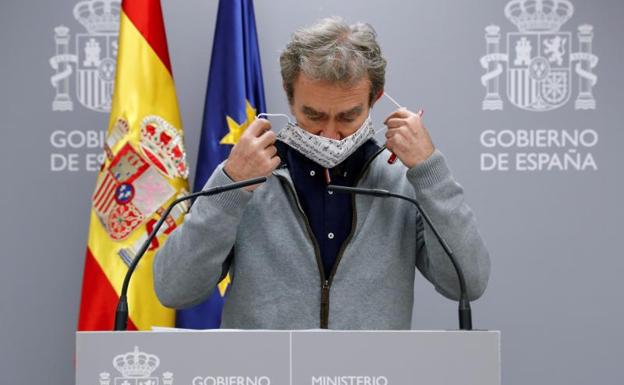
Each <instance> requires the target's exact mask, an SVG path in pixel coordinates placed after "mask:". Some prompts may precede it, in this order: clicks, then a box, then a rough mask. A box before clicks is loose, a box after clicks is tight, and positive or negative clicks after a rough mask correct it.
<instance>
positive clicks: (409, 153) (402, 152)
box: [154, 19, 490, 329]
mask: <svg viewBox="0 0 624 385" xmlns="http://www.w3.org/2000/svg"><path fill="white" fill-rule="evenodd" d="M280 64H281V73H282V78H283V82H284V89H285V91H286V95H287V97H288V101H289V105H290V109H291V112H292V114H293V115H294V116H295V118H296V122H297V124H289V125H288V126H287V127H286V128H284V129H282V130H281V131H280V132H279V133H278V134H277V136H276V134H275V133H274V132H273V131H272V130H271V125H270V123H269V121H267V120H265V119H257V120H255V121H254V122H253V123H252V124H251V125H250V126H249V127H248V128H247V130H246V131H245V133H244V134H243V136H242V137H241V139H240V141H239V142H238V143H237V144H236V145H235V146H234V147H233V148H232V151H231V153H230V155H229V158H228V159H227V160H226V161H225V162H224V163H223V164H222V165H221V166H220V167H218V168H217V169H216V170H215V171H214V173H213V174H212V176H211V178H210V179H209V181H208V182H207V184H206V188H209V187H213V186H217V185H225V184H228V183H231V182H232V181H240V180H244V179H248V178H253V177H258V176H269V179H268V181H267V182H266V183H264V184H262V185H258V186H252V187H251V188H248V189H247V190H237V191H231V192H227V193H224V194H221V195H218V196H213V197H209V198H200V199H198V200H197V201H196V202H195V204H194V206H193V207H192V209H191V211H190V213H189V214H188V215H187V217H186V220H185V222H184V225H183V226H182V227H181V228H179V229H177V230H176V231H175V232H174V233H172V234H171V235H170V236H169V238H168V240H167V242H166V244H165V245H164V246H163V248H161V250H160V251H159V252H158V255H157V256H156V259H155V262H154V274H155V277H154V278H155V288H156V292H157V294H158V297H159V298H160V300H161V301H162V303H163V304H164V305H165V306H169V307H175V308H183V307H187V306H192V305H194V304H197V303H199V302H201V301H202V300H204V299H205V298H207V297H208V295H209V294H210V293H211V291H212V290H214V288H215V286H216V284H217V283H218V282H219V280H220V279H221V278H222V277H224V276H225V274H226V273H227V272H228V271H229V272H230V274H231V278H232V282H231V286H230V289H229V293H228V296H227V299H226V302H225V305H224V309H223V316H222V327H224V328H242V329H255V328H260V329H310V328H318V327H321V328H332V329H409V328H410V326H411V316H412V306H413V290H414V278H415V270H416V268H418V270H419V271H420V272H421V273H422V274H423V275H424V276H425V277H426V278H427V279H428V280H429V281H431V282H432V283H433V284H434V286H435V288H436V289H437V290H438V291H439V292H440V293H442V294H443V295H445V296H447V297H449V298H453V299H457V298H459V289H458V287H459V285H458V279H457V275H456V272H455V270H454V269H453V267H452V264H451V263H450V261H449V259H448V257H447V256H446V255H445V253H444V251H443V250H442V248H441V246H440V244H439V243H438V242H437V240H436V239H435V238H434V236H433V234H432V233H431V230H430V229H429V228H428V227H427V226H423V221H422V219H421V217H420V215H419V214H418V212H417V210H416V209H415V208H414V207H413V206H411V205H410V204H409V203H406V202H404V201H401V200H397V199H378V198H377V199H376V198H373V197H366V196H355V197H353V196H350V195H345V194H338V193H332V192H331V191H328V190H327V183H328V182H330V181H331V183H334V184H341V185H348V186H358V187H368V188H382V189H387V190H390V191H393V192H397V193H399V194H403V195H408V196H411V197H414V198H416V199H417V200H418V201H419V202H420V204H421V205H422V207H423V208H424V209H425V210H426V211H427V212H428V214H429V215H430V216H431V218H432V221H433V222H434V223H435V224H436V225H437V226H438V227H439V231H440V232H441V234H442V236H443V237H444V238H445V239H446V240H447V242H448V243H449V244H450V246H451V248H452V249H453V250H454V251H455V254H456V257H457V259H458V260H459V264H460V265H461V267H462V269H463V271H464V274H465V276H466V284H467V288H468V296H469V298H470V299H472V300H474V299H476V298H478V297H479V296H480V295H481V294H482V293H483V291H484V290H485V287H486V284H487V280H488V277H489V270H490V262H489V256H488V253H487V251H486V249H485V246H484V244H483V242H482V240H481V238H480V236H479V234H478V231H477V227H476V224H475V220H474V217H473V214H472V212H471V211H470V209H469V208H468V206H467V205H466V204H465V203H464V197H463V191H462V188H461V187H460V186H459V185H458V184H457V183H456V182H455V181H454V180H453V178H452V176H451V173H450V171H449V169H448V167H447V165H446V161H445V159H444V157H443V155H442V154H441V153H440V152H439V151H438V150H436V149H435V147H434V145H433V143H432V142H431V139H430V137H429V134H428V132H427V130H426V128H425V127H424V126H423V124H422V120H421V119H420V117H419V115H418V114H416V113H414V112H412V111H408V110H407V109H399V110H397V111H395V112H394V113H392V114H391V115H390V116H389V117H388V118H387V119H386V121H385V124H386V125H387V127H388V130H387V133H386V139H387V141H386V143H385V148H382V147H380V146H379V145H377V144H376V143H375V142H374V141H373V140H372V139H371V138H372V135H374V130H373V129H372V125H371V124H370V119H369V113H370V109H371V107H372V105H373V104H374V103H375V101H377V100H378V99H379V98H380V97H381V96H382V94H383V86H384V79H385V67H386V61H385V59H384V58H383V57H382V56H381V50H380V48H379V45H378V44H377V42H376V35H375V32H374V30H373V29H372V28H371V27H370V26H368V25H365V24H355V25H352V26H349V25H347V24H345V23H344V22H343V21H342V20H340V19H326V20H322V21H321V22H320V23H318V24H316V25H314V26H312V27H309V28H306V29H302V30H299V31H297V32H296V33H295V34H294V35H293V37H292V40H291V41H290V43H289V44H288V45H287V47H286V49H285V51H284V52H283V53H282V55H281V58H280ZM390 151H391V152H393V153H394V154H396V156H397V157H398V160H399V161H397V162H395V163H393V164H390V163H389V162H388V159H389V157H390V156H391V152H390Z"/></svg>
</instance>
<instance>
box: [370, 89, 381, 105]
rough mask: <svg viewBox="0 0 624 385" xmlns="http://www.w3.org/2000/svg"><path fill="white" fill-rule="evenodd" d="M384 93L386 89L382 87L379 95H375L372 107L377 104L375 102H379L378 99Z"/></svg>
mask: <svg viewBox="0 0 624 385" xmlns="http://www.w3.org/2000/svg"><path fill="white" fill-rule="evenodd" d="M383 93H384V90H383V89H381V90H379V91H378V92H377V95H375V98H374V100H373V102H372V103H371V105H370V106H371V107H372V106H373V105H375V103H377V101H378V100H379V99H380V98H381V97H382V96H383Z"/></svg>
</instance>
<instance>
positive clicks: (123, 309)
mask: <svg viewBox="0 0 624 385" xmlns="http://www.w3.org/2000/svg"><path fill="white" fill-rule="evenodd" d="M266 180H267V178H266V177H259V178H253V179H248V180H243V181H240V182H235V183H231V184H228V185H225V186H217V187H213V188H209V189H207V190H203V191H199V192H196V193H193V194H188V195H185V196H183V197H180V198H178V199H176V200H174V201H173V202H171V204H170V205H169V207H167V210H165V212H164V213H163V214H162V215H161V216H160V219H159V220H158V222H157V223H156V225H155V226H154V228H153V229H152V232H151V233H150V234H149V236H148V237H147V239H146V240H145V242H143V244H142V245H141V248H140V249H139V252H138V253H137V255H136V257H134V259H133V260H132V263H131V264H130V266H129V267H128V271H127V272H126V276H125V278H124V281H123V285H122V287H121V294H120V295H119V302H118V303H117V310H116V311H115V325H114V329H113V330H115V331H118V330H127V329H128V285H129V284H130V278H132V274H133V273H134V270H135V269H136V267H137V265H138V264H139V261H140V260H141V258H142V257H143V255H144V254H145V252H146V251H147V249H148V247H149V245H150V244H151V243H152V240H153V239H154V237H156V234H157V233H158V230H159V229H160V227H161V226H162V224H163V223H164V222H165V220H166V219H167V216H168V215H169V213H170V212H171V210H172V209H173V207H174V206H175V205H177V204H178V203H180V202H184V201H186V200H189V199H195V198H197V197H201V196H210V195H216V194H220V193H222V192H225V191H230V190H236V189H239V188H243V187H247V186H251V185H254V184H260V183H264V182H266Z"/></svg>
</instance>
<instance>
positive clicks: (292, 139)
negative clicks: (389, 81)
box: [258, 93, 398, 168]
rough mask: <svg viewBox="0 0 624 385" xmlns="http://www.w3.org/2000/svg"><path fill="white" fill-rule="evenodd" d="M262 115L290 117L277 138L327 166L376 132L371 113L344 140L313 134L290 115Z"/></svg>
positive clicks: (334, 163)
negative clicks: (292, 119) (295, 121)
mask: <svg viewBox="0 0 624 385" xmlns="http://www.w3.org/2000/svg"><path fill="white" fill-rule="evenodd" d="M384 95H385V93H384ZM388 98H390V97H389V96H388ZM390 100H391V101H392V102H393V103H396V102H395V101H394V99H392V98H390ZM396 104H397V105H398V103H396ZM261 116H266V117H269V116H283V117H285V118H286V119H288V125H287V126H286V127H284V128H283V129H282V130H281V131H280V132H279V133H278V134H277V140H279V141H282V142H284V143H286V144H288V145H289V146H290V147H292V148H294V149H295V150H297V151H299V152H300V153H301V154H303V155H304V156H305V157H306V158H308V159H310V160H312V161H314V162H316V163H318V164H320V165H321V166H323V167H325V168H334V167H336V166H337V165H339V164H340V163H342V162H343V161H344V160H345V159H347V158H348V157H349V155H351V154H353V152H355V150H357V149H358V148H359V147H360V146H361V145H362V144H364V142H366V141H367V140H369V139H370V138H372V137H373V136H375V134H376V132H375V129H374V128H373V123H372V120H371V117H370V115H369V116H368V117H367V118H366V120H365V121H364V123H363V124H362V126H361V127H360V128H358V129H357V130H356V131H355V132H354V133H353V134H351V135H349V136H348V137H346V138H344V139H342V140H336V139H330V138H325V137H322V136H319V135H314V134H311V133H309V132H307V131H306V130H304V129H303V128H301V127H299V126H298V125H297V124H295V123H293V122H292V121H291V120H290V118H289V117H288V115H284V114H265V113H262V114H259V115H258V117H261Z"/></svg>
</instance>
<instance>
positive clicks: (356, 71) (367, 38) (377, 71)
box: [280, 17, 386, 104]
mask: <svg viewBox="0 0 624 385" xmlns="http://www.w3.org/2000/svg"><path fill="white" fill-rule="evenodd" d="M376 38H377V33H376V32H375V30H374V29H373V27H372V26H371V25H369V24H364V23H356V24H353V25H348V24H347V23H346V22H345V21H344V20H343V19H341V18H338V17H331V18H327V19H323V20H320V21H319V22H318V23H316V24H314V25H312V26H310V27H307V28H302V29H299V30H297V31H296V32H295V33H294V34H293V35H292V38H291V40H290V42H289V43H288V45H287V46H286V49H285V50H284V52H282V54H281V55H280V67H281V73H282V81H283V82H284V88H285V90H286V95H287V96H288V102H289V103H290V104H292V102H293V100H292V99H293V92H294V91H293V83H294V82H295V80H296V79H297V76H298V75H299V73H300V72H303V73H304V74H305V75H306V76H307V77H310V78H312V79H315V80H325V81H329V82H336V83H342V84H346V85H350V84H353V83H354V82H357V81H359V80H361V79H362V78H364V77H365V76H366V75H368V79H369V80H370V82H371V90H370V97H369V103H371V104H372V102H373V101H374V100H375V97H376V95H377V94H378V93H379V92H381V91H382V90H383V87H384V83H385V77H386V59H384V58H383V56H382V55H381V48H380V47H379V44H378V43H377V40H376Z"/></svg>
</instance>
